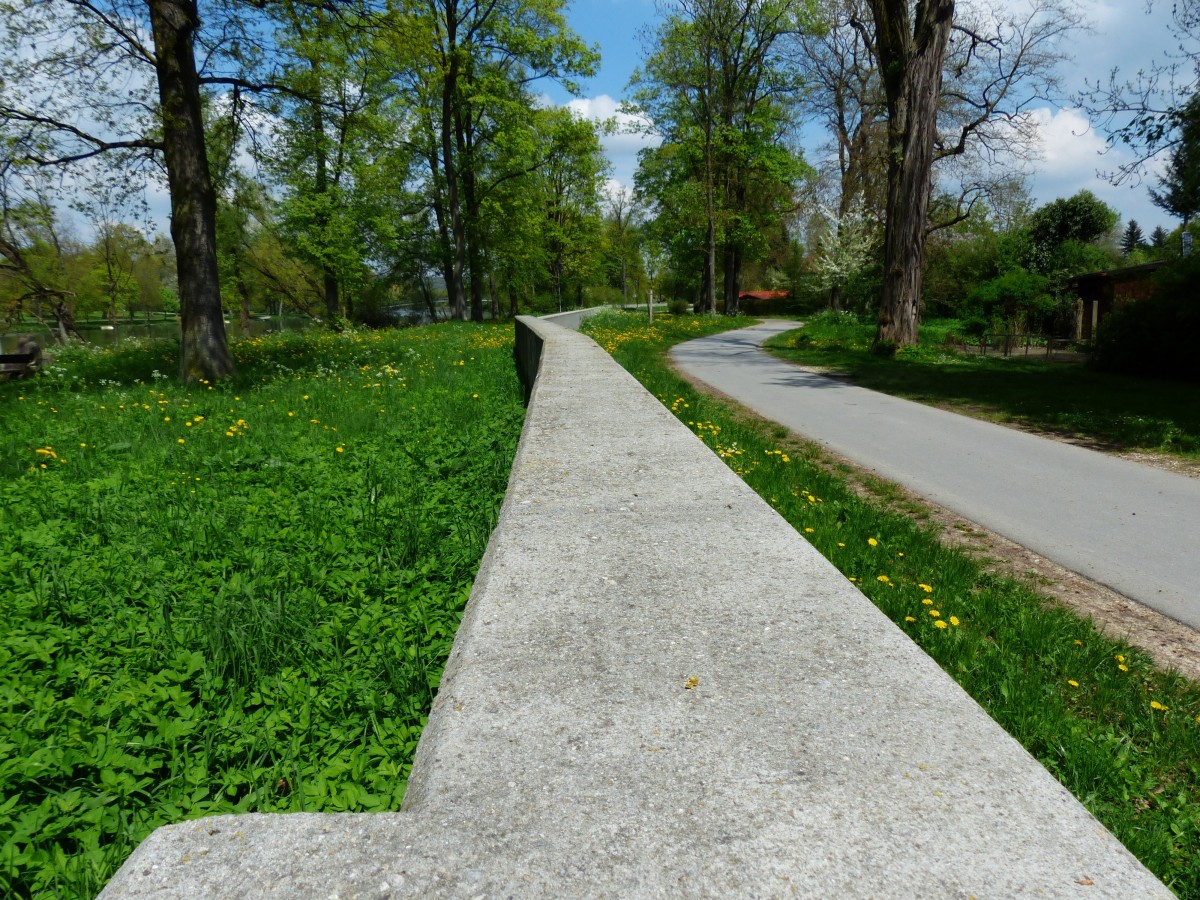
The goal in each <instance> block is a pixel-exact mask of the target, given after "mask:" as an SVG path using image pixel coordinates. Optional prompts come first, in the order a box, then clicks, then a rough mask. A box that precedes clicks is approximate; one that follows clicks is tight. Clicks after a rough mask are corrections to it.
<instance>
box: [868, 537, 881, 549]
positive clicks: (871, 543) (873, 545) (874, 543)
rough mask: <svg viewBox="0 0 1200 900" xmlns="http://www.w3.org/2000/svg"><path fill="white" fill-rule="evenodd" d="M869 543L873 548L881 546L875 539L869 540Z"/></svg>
mask: <svg viewBox="0 0 1200 900" xmlns="http://www.w3.org/2000/svg"><path fill="white" fill-rule="evenodd" d="M867 543H868V544H870V545H871V546H872V547H878V546H879V541H877V540H875V538H867Z"/></svg>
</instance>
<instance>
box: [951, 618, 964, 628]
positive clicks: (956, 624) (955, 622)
mask: <svg viewBox="0 0 1200 900" xmlns="http://www.w3.org/2000/svg"><path fill="white" fill-rule="evenodd" d="M950 624H951V625H953V626H954V627H955V628H957V627H958V626H959V625H961V624H962V623H961V622H959V621H958V616H951V617H950Z"/></svg>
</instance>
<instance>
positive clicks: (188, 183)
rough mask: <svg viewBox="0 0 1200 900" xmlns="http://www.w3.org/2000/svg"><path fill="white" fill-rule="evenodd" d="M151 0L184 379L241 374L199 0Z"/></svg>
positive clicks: (181, 368) (192, 379) (181, 365)
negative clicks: (225, 276)
mask: <svg viewBox="0 0 1200 900" xmlns="http://www.w3.org/2000/svg"><path fill="white" fill-rule="evenodd" d="M148 2H149V6H150V26H151V29H152V31H153V34H154V49H155V69H156V70H157V75H158V95H159V101H160V103H161V106H162V123H163V152H164V156H165V157H166V164H167V183H168V184H169V186H170V191H171V238H172V239H173V240H174V241H175V260H176V266H177V270H178V274H179V306H180V315H181V318H182V320H183V339H182V343H181V346H180V354H179V357H180V370H181V373H182V376H183V379H184V381H196V380H198V379H201V378H203V379H209V380H213V379H218V378H224V377H226V376H228V375H232V374H233V359H232V358H231V357H230V355H229V345H228V342H227V341H226V337H225V320H224V318H223V316H222V314H221V288H220V281H219V276H218V273H217V226H216V209H217V201H216V194H215V193H214V191H213V186H212V180H211V178H210V176H209V171H208V156H207V153H206V151H205V148H204V122H203V119H202V116H201V111H200V110H201V106H200V79H199V76H198V75H197V73H196V58H195V55H194V54H193V51H192V42H193V40H194V38H195V33H196V29H197V28H198V27H199V13H198V11H197V8H196V4H195V3H194V2H192V0H148Z"/></svg>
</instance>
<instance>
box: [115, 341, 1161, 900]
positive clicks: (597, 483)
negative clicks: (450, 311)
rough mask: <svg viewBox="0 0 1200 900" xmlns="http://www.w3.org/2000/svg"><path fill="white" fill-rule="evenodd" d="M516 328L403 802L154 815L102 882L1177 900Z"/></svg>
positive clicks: (753, 519)
mask: <svg viewBox="0 0 1200 900" xmlns="http://www.w3.org/2000/svg"><path fill="white" fill-rule="evenodd" d="M519 327H525V328H532V329H535V330H536V331H538V332H539V334H540V335H541V337H542V340H543V351H542V352H543V357H542V361H541V374H540V375H539V377H538V381H537V382H536V385H535V388H534V392H533V399H532V402H531V405H530V408H529V414H528V418H527V420H526V424H525V430H524V433H523V436H522V441H521V447H520V450H519V451H518V455H517V461H516V464H515V466H514V469H513V473H512V477H511V480H510V484H509V491H508V494H507V496H506V499H505V502H504V508H503V510H502V512H501V516H500V524H499V526H498V527H497V529H496V531H495V533H494V534H493V535H492V539H491V542H490V544H489V547H488V552H487V556H486V557H485V559H484V561H483V564H482V566H481V569H480V574H479V577H478V579H477V580H476V583H475V588H474V591H473V593H472V596H471V601H470V604H469V606H468V608H467V612H466V615H465V617H464V620H463V624H462V627H461V629H460V631H459V634H458V637H457V639H456V641H455V644H454V650H453V651H452V653H451V657H450V661H449V664H448V666H447V669H446V674H445V676H444V678H443V680H442V687H441V691H440V693H439V694H438V697H437V700H436V702H435V704H434V709H433V712H432V714H431V715H430V719H429V725H428V727H427V728H426V730H425V733H424V735H423V736H422V738H421V743H420V746H419V748H418V750H417V759H416V763H415V765H414V769H413V777H412V779H411V781H410V785H409V790H408V795H407V797H406V800H405V808H404V810H403V811H402V812H400V813H394V814H376V815H305V814H296V815H253V816H236V817H231V816H227V817H218V818H212V819H203V820H198V821H193V822H187V823H184V824H181V825H174V826H170V827H167V828H161V829H159V830H158V831H156V832H154V834H153V835H151V836H150V838H149V839H147V840H146V841H145V842H144V843H143V844H142V846H141V847H140V848H139V849H138V850H137V852H136V853H135V854H134V855H133V856H132V857H131V858H130V860H129V861H128V862H127V863H126V864H125V866H124V867H123V868H122V869H121V871H120V872H119V873H118V874H117V876H116V877H115V878H114V879H113V881H112V882H111V883H110V884H109V886H108V887H107V888H106V890H105V892H104V894H103V895H102V896H104V897H106V898H116V897H150V896H154V897H187V898H200V897H234V896H236V897H268V896H270V897H341V898H345V897H389V896H396V897H399V896H413V897H418V896H419V897H427V896H432V897H510V896H514V897H547V898H549V897H556V898H557V897H564V896H621V897H631V896H634V897H660V896H677V897H718V896H719V897H727V896H739V897H742V896H745V897H768V896H771V897H773V896H786V895H793V894H795V895H801V896H822V897H962V898H966V897H972V896H974V897H981V898H982V897H1011V896H1038V897H1076V896H1081V897H1092V898H1095V897H1139V898H1141V897H1169V896H1171V894H1170V893H1169V892H1168V891H1167V890H1166V889H1165V888H1164V887H1163V886H1162V885H1161V884H1160V883H1159V882H1158V881H1156V880H1155V879H1154V878H1153V876H1152V875H1150V873H1148V872H1147V871H1146V870H1145V869H1144V868H1143V867H1142V866H1141V865H1140V864H1139V863H1138V862H1137V861H1136V860H1135V859H1134V858H1133V857H1132V856H1131V855H1130V854H1129V853H1128V852H1127V851H1126V850H1125V849H1124V848H1123V847H1122V846H1121V845H1120V844H1119V843H1118V842H1117V841H1116V840H1115V839H1114V838H1113V837H1112V836H1111V835H1110V834H1109V833H1108V832H1107V831H1105V830H1104V829H1103V828H1102V827H1101V826H1100V825H1099V823H1097V822H1096V820H1095V819H1093V818H1092V817H1091V816H1090V815H1089V814H1088V813H1087V812H1086V811H1085V810H1084V809H1083V807H1082V806H1080V805H1079V803H1077V802H1076V801H1075V800H1074V799H1073V798H1072V797H1071V796H1070V795H1069V794H1068V793H1067V792H1066V791H1065V790H1064V789H1063V788H1062V787H1060V786H1059V785H1058V783H1057V782H1055V781H1054V779H1053V778H1051V777H1050V775H1049V774H1047V772H1046V771H1045V770H1044V769H1043V768H1042V767H1041V766H1040V765H1039V764H1038V763H1037V762H1036V761H1035V760H1034V759H1032V758H1031V757H1030V756H1029V755H1028V754H1027V753H1025V751H1024V750H1022V749H1021V747H1020V746H1018V745H1017V744H1016V742H1015V741H1013V740H1012V739H1011V738H1010V737H1008V735H1006V734H1005V733H1004V732H1003V731H1002V730H1001V729H1000V728H999V727H998V726H997V725H996V724H995V723H994V722H993V721H992V720H991V719H990V718H989V717H988V716H987V715H986V714H985V713H984V712H983V711H982V710H981V709H980V708H979V707H978V706H977V705H976V704H975V703H974V702H973V701H972V700H971V699H970V698H969V697H967V696H966V695H965V694H964V693H963V692H962V691H961V690H960V689H959V688H958V686H957V685H956V684H955V683H954V682H953V681H952V680H951V679H949V678H948V677H947V676H946V675H944V674H943V673H942V672H941V670H940V669H938V668H937V666H936V665H935V664H934V663H933V662H932V661H930V660H929V658H928V657H926V656H925V655H924V654H923V653H922V652H921V651H920V650H919V649H918V648H917V647H916V646H915V645H914V644H913V643H912V642H911V641H910V640H909V639H908V638H907V637H906V636H905V635H904V634H903V633H902V632H900V631H899V629H897V628H895V627H894V626H893V625H892V624H891V623H890V622H889V621H888V620H887V619H886V618H884V617H883V615H882V614H880V613H879V612H878V611H877V610H876V609H875V607H874V606H872V605H871V603H870V602H869V601H868V600H866V598H864V597H863V596H862V595H861V594H860V593H859V592H858V591H857V590H856V589H855V588H854V587H853V585H851V584H850V583H849V582H847V581H846V579H845V578H843V577H842V576H841V575H840V574H839V573H838V572H837V571H836V570H835V569H834V568H833V567H832V566H831V565H830V564H829V563H828V562H827V561H826V560H825V559H823V558H822V557H821V556H820V555H819V554H817V552H816V551H815V550H813V549H812V547H811V546H809V544H808V543H807V542H805V541H804V540H803V539H802V538H801V537H800V536H799V535H798V534H797V533H796V532H795V531H794V530H793V529H792V528H791V527H790V526H788V525H787V523H786V522H784V521H783V519H781V518H780V517H779V516H778V515H777V514H776V513H775V512H774V510H772V509H771V508H770V506H768V505H767V504H765V503H763V502H762V501H761V500H760V499H759V498H758V497H757V496H756V495H755V494H754V493H753V492H751V491H750V490H749V488H747V487H746V486H745V485H744V484H743V483H742V482H741V481H740V480H739V479H738V478H737V477H736V476H735V475H734V474H733V473H732V472H730V470H729V469H728V468H726V466H725V465H724V464H723V463H721V462H720V461H719V460H718V459H717V458H716V457H715V456H713V455H712V453H711V452H710V451H709V450H708V449H707V448H706V447H704V446H703V445H702V444H701V443H700V442H699V441H697V440H696V438H695V437H694V436H693V435H692V434H691V432H690V431H688V429H687V428H686V427H684V426H683V425H681V424H680V423H678V422H677V421H676V420H675V419H674V417H672V416H671V415H670V414H669V413H668V412H667V411H666V410H665V409H664V408H663V407H662V405H661V404H659V403H658V401H657V400H655V399H654V398H653V397H651V396H650V395H649V394H648V393H646V392H645V391H644V390H643V389H642V388H641V387H640V386H639V385H638V384H637V383H636V382H635V381H634V380H633V379H632V378H631V377H630V376H628V375H627V374H626V373H625V372H624V371H622V370H621V369H619V368H618V367H617V366H616V365H615V364H614V363H613V362H612V361H611V359H610V358H609V357H608V356H607V355H606V354H605V353H604V352H603V351H602V350H600V349H599V348H598V347H597V346H596V345H595V344H594V343H592V342H591V341H590V340H588V339H587V338H585V337H581V336H579V335H576V334H573V333H571V332H568V331H566V330H564V329H562V328H559V327H557V326H554V325H548V324H545V323H539V322H537V321H536V320H522V323H521V325H520V326H519Z"/></svg>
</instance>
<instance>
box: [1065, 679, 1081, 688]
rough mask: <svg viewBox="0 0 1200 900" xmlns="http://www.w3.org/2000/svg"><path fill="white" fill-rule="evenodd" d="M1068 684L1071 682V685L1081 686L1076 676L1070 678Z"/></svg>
mask: <svg viewBox="0 0 1200 900" xmlns="http://www.w3.org/2000/svg"><path fill="white" fill-rule="evenodd" d="M1067 684H1069V685H1070V686H1071V687H1079V682H1078V681H1076V680H1075V679H1074V678H1068V679H1067Z"/></svg>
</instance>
